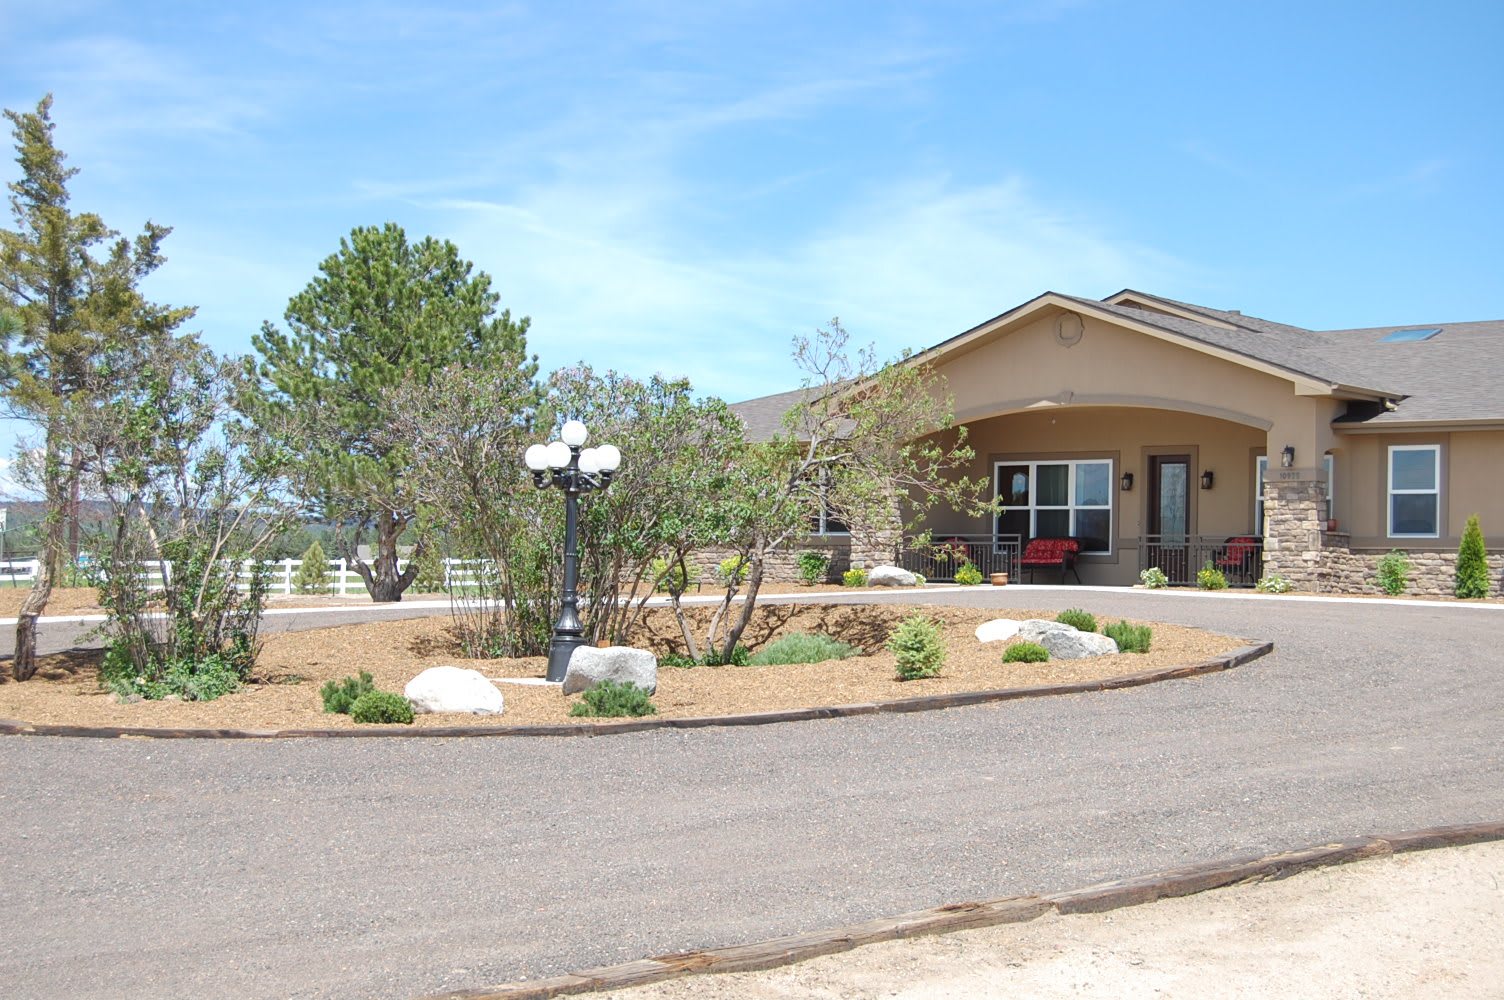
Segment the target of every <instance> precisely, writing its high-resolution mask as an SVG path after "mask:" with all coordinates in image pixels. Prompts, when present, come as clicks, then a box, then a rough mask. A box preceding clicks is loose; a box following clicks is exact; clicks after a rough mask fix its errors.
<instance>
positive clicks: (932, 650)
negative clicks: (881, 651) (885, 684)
mask: <svg viewBox="0 0 1504 1000" xmlns="http://www.w3.org/2000/svg"><path fill="white" fill-rule="evenodd" d="M888 650H889V651H890V652H892V653H893V655H894V656H896V657H897V658H898V679H899V680H901V681H912V680H918V679H920V678H922V677H934V676H935V675H937V674H939V673H940V665H941V664H942V663H944V662H945V643H944V642H942V641H941V639H940V626H939V625H938V624H937V623H936V622H934V621H932V620H931V619H929V618H926V617H925V616H924V615H921V614H912V615H909V616H908V617H907V618H905V619H904V620H903V621H901V622H899V623H898V627H897V628H896V629H894V630H893V634H892V635H890V636H889V637H888Z"/></svg>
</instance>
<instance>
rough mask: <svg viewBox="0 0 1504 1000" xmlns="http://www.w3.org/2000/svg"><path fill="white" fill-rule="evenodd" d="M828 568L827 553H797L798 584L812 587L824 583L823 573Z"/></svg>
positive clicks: (828, 554)
mask: <svg viewBox="0 0 1504 1000" xmlns="http://www.w3.org/2000/svg"><path fill="white" fill-rule="evenodd" d="M829 568H830V553H829V552H814V551H810V552H801V553H799V582H800V583H802V584H804V585H805V586H806V587H813V586H814V585H815V584H817V583H823V582H824V581H825V571H826V570H827V569H829Z"/></svg>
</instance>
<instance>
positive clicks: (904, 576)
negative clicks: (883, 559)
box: [867, 566, 919, 587]
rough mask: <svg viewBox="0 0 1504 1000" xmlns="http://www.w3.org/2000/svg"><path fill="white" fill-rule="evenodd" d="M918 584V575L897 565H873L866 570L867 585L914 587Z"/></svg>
mask: <svg viewBox="0 0 1504 1000" xmlns="http://www.w3.org/2000/svg"><path fill="white" fill-rule="evenodd" d="M918 584H919V578H918V577H916V576H915V575H914V574H913V573H910V572H909V571H908V570H906V569H899V568H898V567H897V566H874V567H872V568H871V569H870V570H868V571H867V586H869V587H914V586H917V585H918Z"/></svg>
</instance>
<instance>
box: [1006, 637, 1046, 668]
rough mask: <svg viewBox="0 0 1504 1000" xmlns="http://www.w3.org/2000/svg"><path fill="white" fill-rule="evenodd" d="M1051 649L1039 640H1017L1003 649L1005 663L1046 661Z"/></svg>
mask: <svg viewBox="0 0 1504 1000" xmlns="http://www.w3.org/2000/svg"><path fill="white" fill-rule="evenodd" d="M1049 658H1050V651H1049V650H1048V649H1045V648H1044V647H1043V646H1041V645H1040V644H1039V643H1037V642H1015V643H1013V645H1011V646H1009V647H1008V648H1007V649H1005V650H1003V662H1004V663H1045V662H1047V661H1048V660H1049Z"/></svg>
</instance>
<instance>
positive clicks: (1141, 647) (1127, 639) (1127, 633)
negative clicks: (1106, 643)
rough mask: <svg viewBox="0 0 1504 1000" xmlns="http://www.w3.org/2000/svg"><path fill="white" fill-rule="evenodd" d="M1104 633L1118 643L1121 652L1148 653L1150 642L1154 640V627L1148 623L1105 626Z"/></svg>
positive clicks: (1123, 623)
mask: <svg viewBox="0 0 1504 1000" xmlns="http://www.w3.org/2000/svg"><path fill="white" fill-rule="evenodd" d="M1102 634H1103V635H1105V636H1107V638H1109V639H1111V640H1112V641H1113V642H1115V643H1117V644H1118V652H1120V653H1147V652H1148V651H1149V644H1150V643H1151V642H1152V641H1153V640H1154V629H1152V628H1150V627H1149V626H1148V625H1131V624H1129V623H1128V622H1118V623H1117V624H1116V625H1107V626H1104V627H1103V629H1102Z"/></svg>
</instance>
